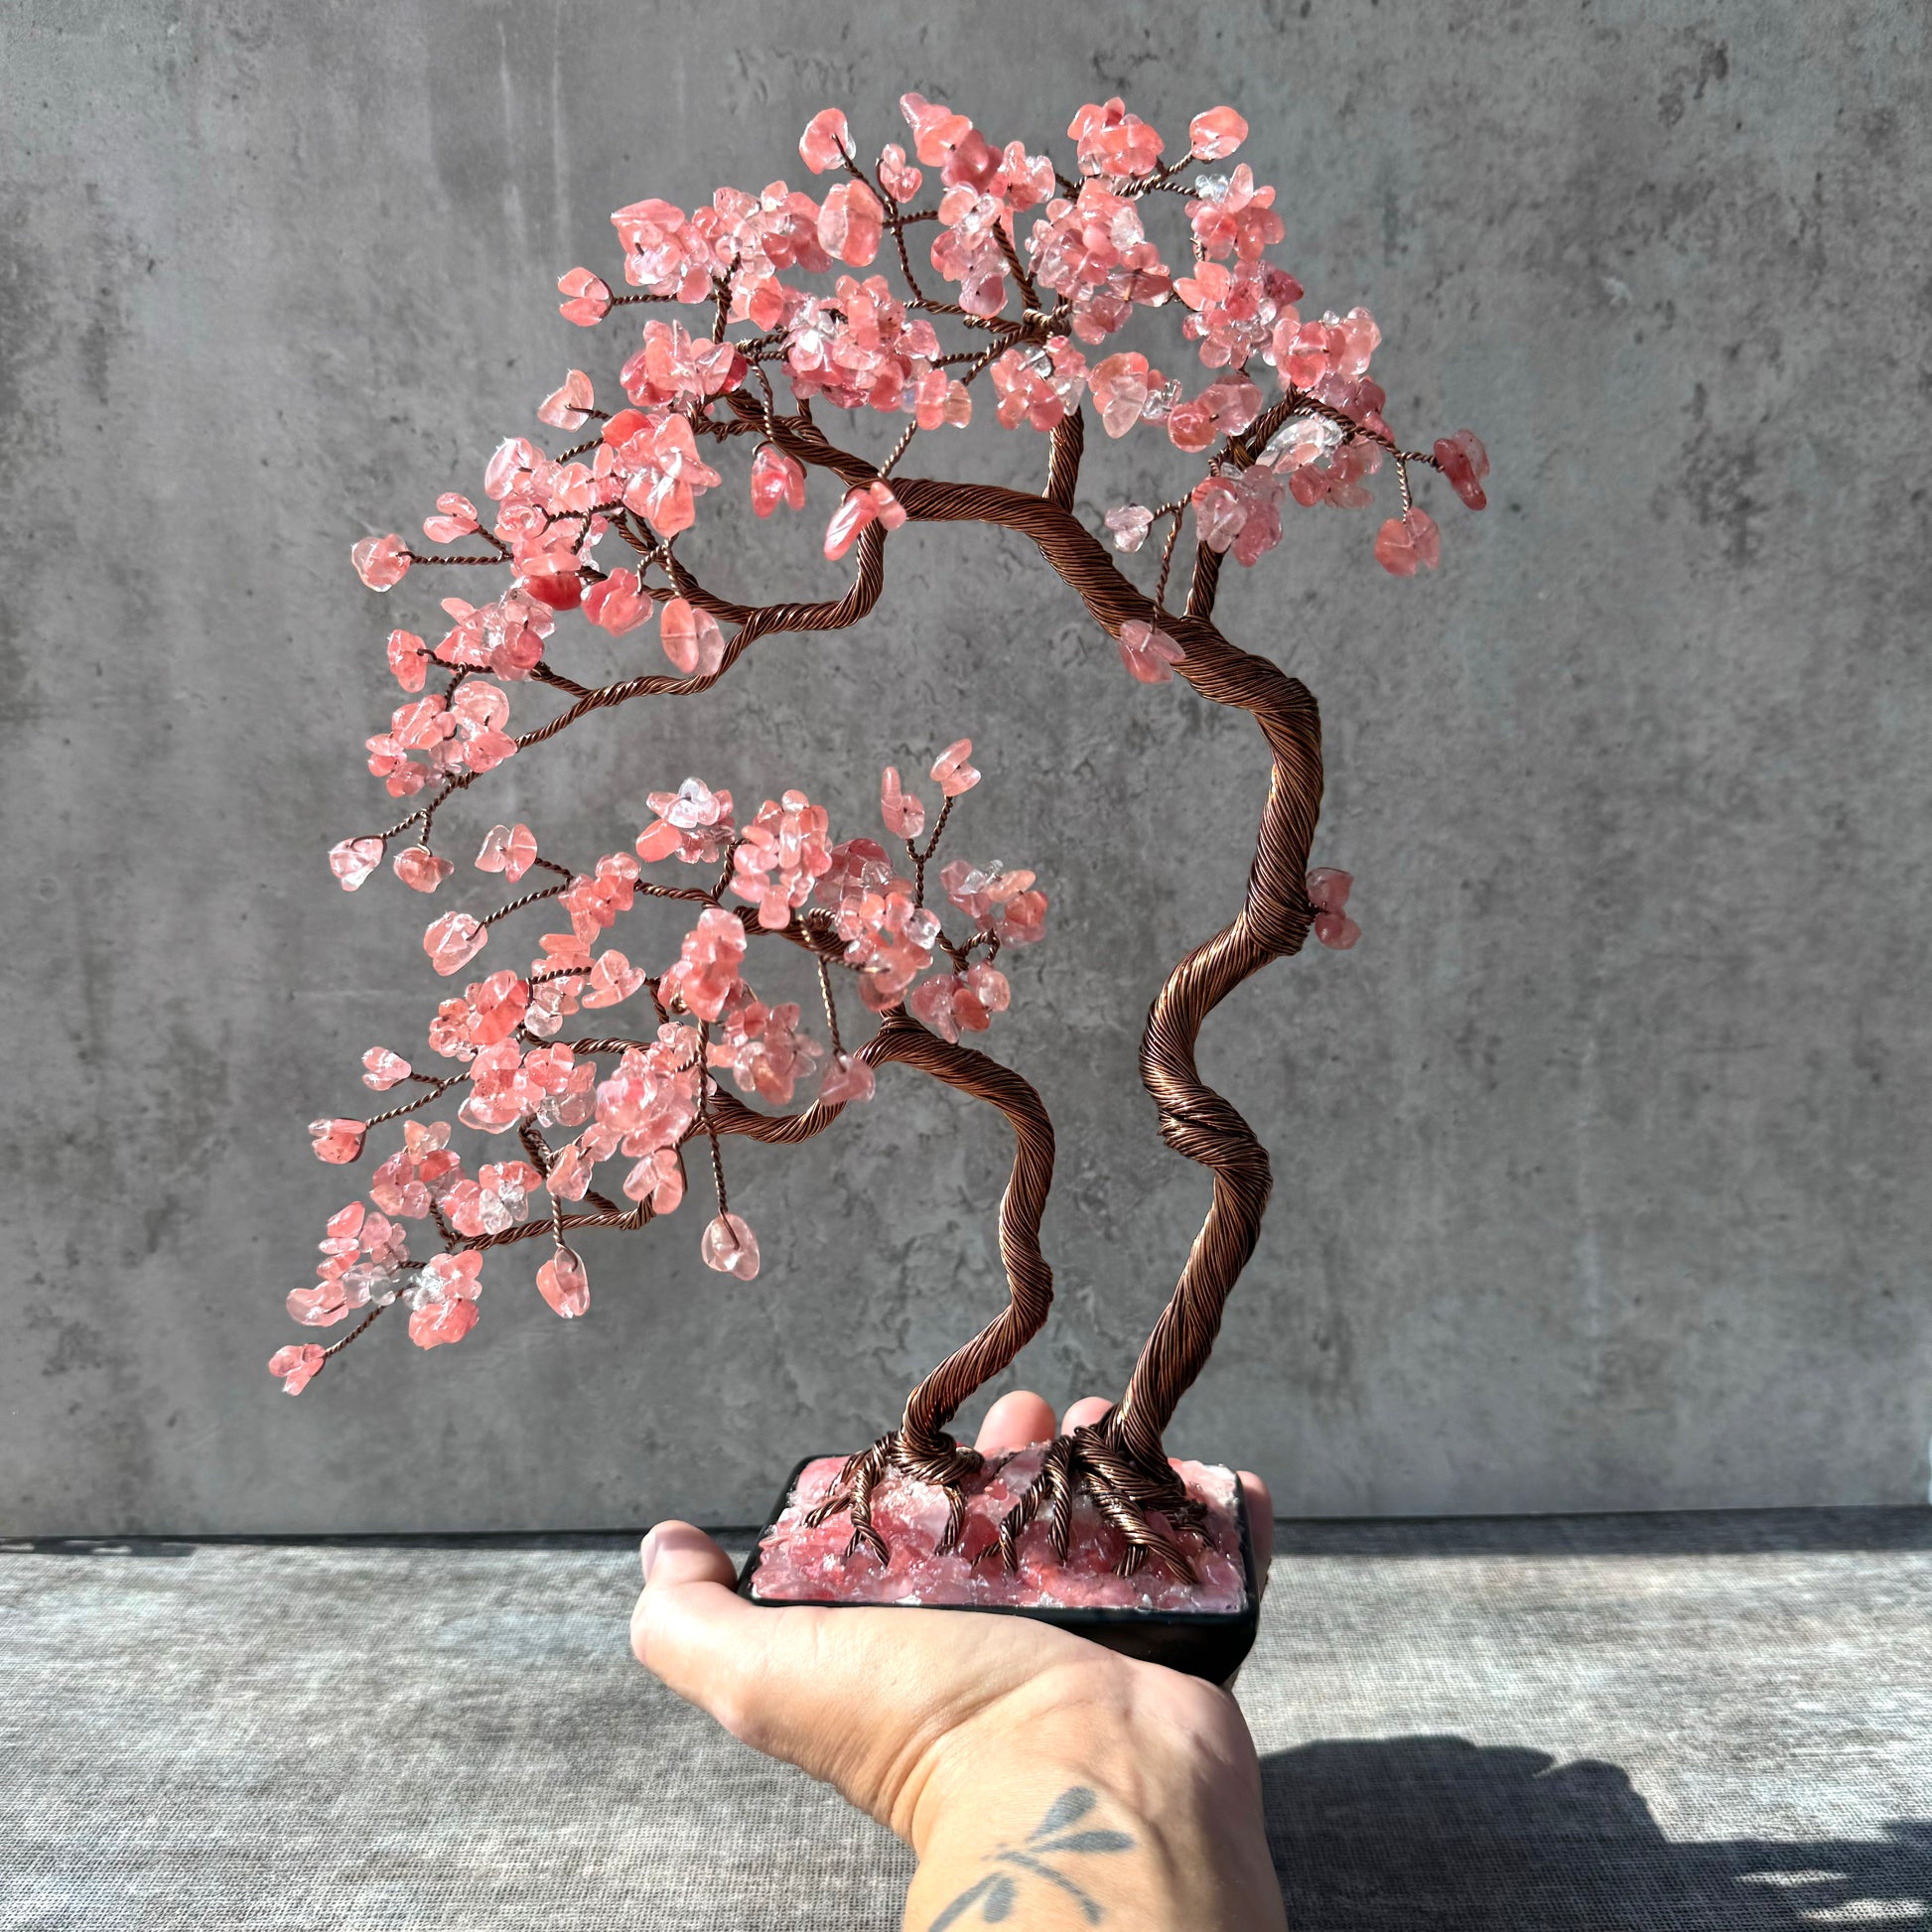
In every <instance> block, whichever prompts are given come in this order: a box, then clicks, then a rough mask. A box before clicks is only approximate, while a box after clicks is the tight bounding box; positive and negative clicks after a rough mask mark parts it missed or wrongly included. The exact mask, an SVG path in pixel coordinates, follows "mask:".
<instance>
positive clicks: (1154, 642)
mask: <svg viewBox="0 0 1932 1932" xmlns="http://www.w3.org/2000/svg"><path fill="white" fill-rule="evenodd" d="M1186 654H1187V653H1186V652H1185V651H1183V650H1182V649H1181V648H1180V646H1179V645H1178V644H1177V643H1175V642H1174V640H1173V638H1172V637H1170V636H1169V635H1168V633H1167V632H1166V631H1165V630H1157V629H1156V628H1155V627H1154V625H1153V624H1151V623H1149V622H1148V621H1147V620H1146V619H1145V618H1129V619H1128V620H1127V621H1126V622H1125V623H1124V624H1122V625H1121V627H1120V661H1121V662H1122V663H1123V664H1124V665H1126V667H1127V671H1128V675H1129V676H1130V677H1133V678H1136V679H1138V680H1139V681H1140V682H1141V683H1142V684H1172V683H1173V667H1174V666H1175V665H1176V664H1178V663H1179V662H1180V660H1181V659H1182V658H1183V657H1185V656H1186Z"/></svg>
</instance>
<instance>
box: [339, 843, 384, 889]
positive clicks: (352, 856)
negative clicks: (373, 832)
mask: <svg viewBox="0 0 1932 1932" xmlns="http://www.w3.org/2000/svg"><path fill="white" fill-rule="evenodd" d="M382 850H383V847H382V841H381V840H380V839H343V840H342V841H340V842H339V843H338V844H336V845H332V846H331V847H330V848H329V870H330V871H331V872H333V873H334V874H335V875H336V877H337V879H338V880H340V881H341V882H342V888H343V891H344V892H345V893H352V892H354V891H355V890H356V888H357V887H358V886H360V885H361V883H362V882H363V880H365V879H366V878H367V877H368V876H369V874H370V873H372V872H373V871H374V870H375V869H376V867H377V866H379V865H380V864H381V863H382Z"/></svg>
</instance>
